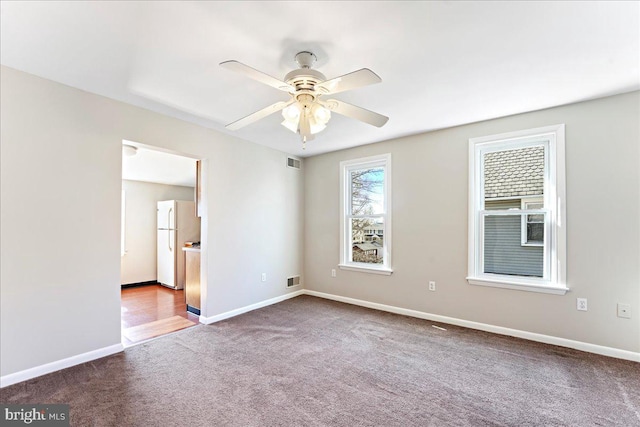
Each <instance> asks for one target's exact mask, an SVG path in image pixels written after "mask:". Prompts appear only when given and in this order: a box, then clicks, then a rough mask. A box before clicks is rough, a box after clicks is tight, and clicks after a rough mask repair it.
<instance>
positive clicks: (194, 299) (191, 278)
mask: <svg viewBox="0 0 640 427" xmlns="http://www.w3.org/2000/svg"><path fill="white" fill-rule="evenodd" d="M182 250H183V251H184V256H185V284H184V295H185V299H186V300H187V310H188V311H190V312H192V313H195V314H198V315H199V314H200V249H199V248H182Z"/></svg>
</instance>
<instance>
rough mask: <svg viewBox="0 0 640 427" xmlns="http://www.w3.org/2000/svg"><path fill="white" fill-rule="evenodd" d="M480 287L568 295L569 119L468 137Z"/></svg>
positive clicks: (474, 266) (472, 253)
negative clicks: (565, 205)
mask: <svg viewBox="0 0 640 427" xmlns="http://www.w3.org/2000/svg"><path fill="white" fill-rule="evenodd" d="M469 169H470V171H469V275H468V277H467V280H468V281H469V283H470V284H473V285H483V286H495V287H501V288H510V289H519V290H528V291H536V292H546V293H554V294H564V293H566V291H567V290H568V288H567V287H566V285H565V282H566V280H565V277H566V273H565V260H566V255H565V242H566V232H565V228H564V224H565V213H564V210H563V202H564V200H565V186H564V182H565V177H564V125H557V126H549V127H545V128H539V129H531V130H527V131H521V132H513V133H509V134H502V135H493V136H487V137H481V138H472V139H470V140H469Z"/></svg>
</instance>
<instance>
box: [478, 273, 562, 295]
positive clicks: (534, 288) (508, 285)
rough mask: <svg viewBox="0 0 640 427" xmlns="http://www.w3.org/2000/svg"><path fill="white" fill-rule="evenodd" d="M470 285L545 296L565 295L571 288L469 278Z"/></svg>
mask: <svg viewBox="0 0 640 427" xmlns="http://www.w3.org/2000/svg"><path fill="white" fill-rule="evenodd" d="M467 281H468V282H469V284H470V285H478V286H490V287H494V288H504V289H515V290H518V291H527V292H541V293H545V294H554V295H564V294H566V293H567V291H568V290H569V288H567V287H566V286H563V285H559V284H553V285H552V284H549V285H544V284H540V283H535V282H529V281H527V280H505V279H502V278H493V277H467Z"/></svg>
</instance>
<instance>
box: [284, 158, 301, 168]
mask: <svg viewBox="0 0 640 427" xmlns="http://www.w3.org/2000/svg"><path fill="white" fill-rule="evenodd" d="M287 166H288V167H290V168H293V169H300V160H298V159H294V158H293V157H287Z"/></svg>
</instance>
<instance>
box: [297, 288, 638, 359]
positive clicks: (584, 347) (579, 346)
mask: <svg viewBox="0 0 640 427" xmlns="http://www.w3.org/2000/svg"><path fill="white" fill-rule="evenodd" d="M303 292H304V294H306V295H311V296H314V297H319V298H324V299H330V300H333V301H339V302H344V303H347V304H353V305H359V306H361V307H367V308H373V309H376V310H381V311H387V312H389V313H395V314H402V315H405V316H410V317H417V318H419V319H425V320H432V321H434V322H440V323H448V324H450V325H456V326H462V327H465V328H470V329H477V330H480V331H485V332H492V333H494V334H500V335H508V336H511V337H517V338H524V339H526V340H530V341H537V342H541V343H545V344H553V345H557V346H560V347H568V348H573V349H575V350H581V351H586V352H588V353H595V354H600V355H603V356H609V357H615V358H617V359H625V360H631V361H633V362H640V353H636V352H633V351H628V350H620V349H617V348H613V347H605V346H601V345H596V344H590V343H586V342H582V341H574V340H569V339H566V338H559V337H554V336H550V335H542V334H536V333H534V332H527V331H520V330H518V329H510V328H504V327H502V326H494V325H489V324H486V323H478V322H472V321H469V320H463V319H457V318H455V317H447V316H440V315H438V314H431V313H425V312H422V311H417V310H410V309H406V308H400V307H395V306H392V305H385V304H378V303H375V302H369V301H364V300H359V299H355V298H349V297H343V296H340V295H333V294H326V293H324V292H317V291H311V290H308V289H305V290H304V291H303Z"/></svg>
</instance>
